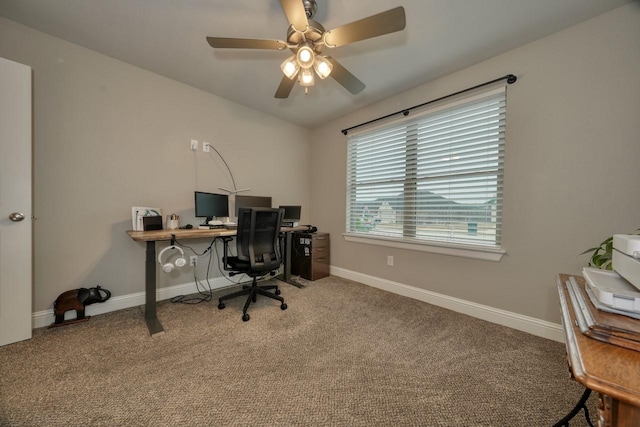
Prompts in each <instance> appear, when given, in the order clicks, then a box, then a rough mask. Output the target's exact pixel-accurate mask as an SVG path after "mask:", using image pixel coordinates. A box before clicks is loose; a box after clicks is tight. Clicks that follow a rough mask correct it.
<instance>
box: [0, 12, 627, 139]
mask: <svg viewBox="0 0 640 427" xmlns="http://www.w3.org/2000/svg"><path fill="white" fill-rule="evenodd" d="M630 1H632V0H360V1H347V0H317V3H318V12H317V14H316V16H315V17H314V19H315V20H316V21H318V22H320V23H321V24H322V25H323V26H324V27H325V28H327V29H332V28H336V27H338V26H341V25H344V24H347V23H349V22H352V21H355V20H358V19H361V18H364V17H367V16H370V15H373V14H376V13H379V12H382V11H385V10H388V9H391V8H393V7H396V6H404V8H405V11H406V15H407V26H406V29H405V30H404V31H402V32H398V33H394V34H389V35H385V36H381V37H377V38H373V39H370V40H365V41H361V42H357V43H354V44H351V45H348V46H342V47H339V48H336V49H334V50H331V52H330V55H331V56H332V57H334V58H335V59H336V60H338V61H340V63H341V64H342V65H344V66H345V67H346V68H347V69H348V70H349V71H351V72H352V73H353V74H355V75H356V77H358V78H359V79H360V80H362V81H363V82H364V83H365V84H366V86H367V87H366V88H365V90H364V91H363V92H361V93H360V94H358V95H351V94H350V93H349V92H347V90H346V89H344V88H343V87H342V86H340V85H339V84H338V83H337V82H336V81H335V80H333V79H330V78H329V79H327V80H324V81H320V80H318V81H317V82H316V85H315V86H314V87H312V88H311V89H310V91H309V94H308V95H306V96H305V95H304V91H303V90H302V88H301V87H300V86H297V85H296V86H295V87H294V89H293V90H292V92H291V95H290V96H289V98H288V99H286V100H278V99H275V98H274V97H273V95H274V93H275V91H276V88H277V87H278V84H279V83H280V80H281V78H282V74H281V71H280V63H281V62H282V61H283V60H284V59H286V58H287V57H288V56H289V54H290V52H289V51H288V50H287V51H286V52H281V51H271V50H269V51H267V50H248V49H217V50H214V49H212V48H211V47H210V46H209V45H208V44H207V42H206V40H205V37H206V36H222V37H243V38H267V39H280V40H286V31H287V27H288V22H287V20H286V17H285V15H284V13H283V11H282V7H281V6H280V1H279V0H0V16H4V17H5V18H8V19H10V20H13V21H16V22H18V23H21V24H24V25H27V26H29V27H33V28H35V29H37V30H40V31H43V32H45V33H48V34H51V35H53V36H56V37H59V38H62V39H64V40H67V41H70V42H72V43H75V44H78V45H81V46H84V47H87V48H89V49H92V50H94V51H97V52H100V53H103V54H105V55H108V56H111V57H113V58H116V59H119V60H121V61H124V62H127V63H129V64H133V65H135V66H138V67H140V68H144V69H146V70H149V71H153V72H155V73H158V74H161V75H163V76H166V77H169V78H171V79H174V80H177V81H180V82H183V83H186V84H188V85H191V86H194V87H196V88H199V89H202V90H204V91H207V92H210V93H213V94H216V95H219V96H221V97H224V98H227V99H230V100H233V101H236V102H238V103H240V104H244V105H246V106H249V107H252V108H255V109H257V110H261V111H264V112H266V113H269V114H273V115H275V116H278V117H281V118H283V119H286V120H288V121H290V122H293V123H297V124H300V125H302V126H306V127H309V128H313V127H316V126H319V125H321V124H322V123H323V122H325V121H327V120H330V119H332V118H335V117H338V116H339V115H342V114H345V113H348V112H350V111H354V110H357V109H360V108H363V107H365V106H367V105H369V104H372V103H374V102H377V101H379V100H382V99H384V98H387V97H389V96H391V95H393V94H395V93H398V92H400V91H404V90H408V89H411V88H413V87H416V86H418V85H421V84H423V83H426V82H429V81H431V80H434V79H437V78H439V77H442V76H444V75H446V74H449V73H452V72H455V71H457V70H460V69H462V68H465V67H467V66H470V65H472V64H475V63H477V62H480V61H482V60H485V59H488V58H490V57H492V56H495V55H497V54H500V53H502V52H505V51H507V50H510V49H513V48H515V47H518V46H521V45H523V44H525V43H528V42H531V41H533V40H536V39H538V38H540V37H543V36H546V35H548V34H551V33H554V32H556V31H559V30H561V29H563V28H567V27H569V26H572V25H575V24H577V23H579V22H582V21H584V20H587V19H589V18H591V17H593V16H596V15H599V14H601V13H603V12H606V11H608V10H611V9H613V8H616V7H618V6H620V5H622V4H624V3H628V2H630ZM517 72H518V70H517V69H510V70H504V73H505V74H508V73H514V74H517ZM497 77H498V76H497Z"/></svg>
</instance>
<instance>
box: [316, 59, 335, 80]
mask: <svg viewBox="0 0 640 427" xmlns="http://www.w3.org/2000/svg"><path fill="white" fill-rule="evenodd" d="M313 69H314V70H316V73H318V76H319V77H320V78H321V79H326V78H327V77H329V74H331V70H333V64H332V63H331V62H330V61H329V60H328V59H327V58H324V57H322V56H316V60H315V61H314V62H313Z"/></svg>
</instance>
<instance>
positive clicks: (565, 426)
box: [553, 388, 593, 427]
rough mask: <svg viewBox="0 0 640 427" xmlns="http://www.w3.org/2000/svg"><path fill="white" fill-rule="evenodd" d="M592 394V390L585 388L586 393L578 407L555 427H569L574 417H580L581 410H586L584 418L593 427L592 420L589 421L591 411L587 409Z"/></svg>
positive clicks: (554, 426) (583, 394)
mask: <svg viewBox="0 0 640 427" xmlns="http://www.w3.org/2000/svg"><path fill="white" fill-rule="evenodd" d="M590 394H591V390H590V389H588V388H585V389H584V393H582V397H581V398H580V400H579V401H578V403H577V404H576V406H575V407H574V408H573V409H572V410H571V412H569V413H568V414H567V415H566V416H565V417H564V418H563V419H561V420H560V421H558V422H557V423H555V424H554V425H553V427H568V426H569V421H570V420H572V419H573V417H575V416H576V415H578V413H579V412H580V410H581V409H584V417H585V418H586V420H587V424H589V425H590V426H591V427H593V424H591V419H589V409H587V399H589V395H590Z"/></svg>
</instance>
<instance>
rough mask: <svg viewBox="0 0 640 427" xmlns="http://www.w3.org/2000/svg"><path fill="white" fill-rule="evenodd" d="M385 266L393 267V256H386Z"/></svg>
mask: <svg viewBox="0 0 640 427" xmlns="http://www.w3.org/2000/svg"><path fill="white" fill-rule="evenodd" d="M387 265H389V266H391V267H393V256H392V255H389V256H387Z"/></svg>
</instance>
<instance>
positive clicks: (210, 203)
mask: <svg viewBox="0 0 640 427" xmlns="http://www.w3.org/2000/svg"><path fill="white" fill-rule="evenodd" d="M195 206H196V218H206V219H205V221H204V223H203V224H208V223H209V221H211V220H213V219H214V218H223V217H228V216H229V196H227V195H226V194H215V193H205V192H202V191H196V192H195Z"/></svg>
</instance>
